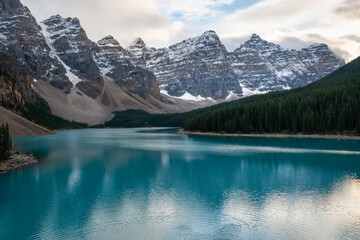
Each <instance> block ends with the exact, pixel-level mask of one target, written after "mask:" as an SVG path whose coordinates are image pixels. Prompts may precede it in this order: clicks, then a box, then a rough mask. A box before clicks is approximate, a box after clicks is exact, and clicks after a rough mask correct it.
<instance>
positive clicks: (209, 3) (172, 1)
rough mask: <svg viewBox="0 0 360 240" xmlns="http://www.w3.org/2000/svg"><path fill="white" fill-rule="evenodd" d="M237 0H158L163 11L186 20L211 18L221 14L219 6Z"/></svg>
mask: <svg viewBox="0 0 360 240" xmlns="http://www.w3.org/2000/svg"><path fill="white" fill-rule="evenodd" d="M234 1H235V0H181V1H179V0H157V1H156V3H157V5H158V6H159V8H160V9H161V10H162V12H164V13H166V14H167V15H169V16H172V15H177V16H179V17H181V18H183V19H185V20H198V19H204V18H209V17H210V18H211V17H215V16H217V15H219V14H221V11H220V10H219V9H218V8H219V7H222V6H226V5H231V4H232V3H233V2H234Z"/></svg>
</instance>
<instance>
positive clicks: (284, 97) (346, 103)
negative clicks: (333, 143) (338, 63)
mask: <svg viewBox="0 0 360 240" xmlns="http://www.w3.org/2000/svg"><path fill="white" fill-rule="evenodd" d="M184 129H185V130H187V131H201V132H217V133H306V134H310V133H322V134H324V133H332V134H334V133H347V134H360V58H357V59H356V60H354V61H352V62H351V63H349V64H347V65H345V66H343V67H342V68H340V69H338V70H337V71H335V72H334V73H332V74H330V75H328V76H327V77H325V78H323V79H321V80H319V81H317V82H315V83H312V84H310V85H307V86H305V87H302V88H297V89H293V90H289V91H282V92H274V93H269V94H265V95H261V96H253V97H249V98H245V99H241V100H238V101H234V102H231V103H229V104H227V105H225V106H223V107H221V108H219V109H215V110H211V111H206V112H203V113H200V114H198V115H196V116H194V117H193V118H191V119H189V120H187V121H186V122H185V124H184Z"/></svg>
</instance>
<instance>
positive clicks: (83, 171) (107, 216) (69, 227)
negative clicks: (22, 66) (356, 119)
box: [0, 128, 360, 239]
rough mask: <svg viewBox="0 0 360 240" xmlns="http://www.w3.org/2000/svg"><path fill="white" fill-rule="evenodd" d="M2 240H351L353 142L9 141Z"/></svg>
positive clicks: (359, 161)
mask: <svg viewBox="0 0 360 240" xmlns="http://www.w3.org/2000/svg"><path fill="white" fill-rule="evenodd" d="M14 142H15V143H16V144H17V145H16V148H17V149H18V150H21V151H24V152H28V153H30V152H32V153H34V155H35V156H36V157H38V158H39V160H40V164H38V165H36V166H33V167H30V168H27V169H22V170H19V171H14V172H11V173H7V174H2V175H0V239H360V204H359V203H360V180H359V175H360V142H359V141H350V140H341V141H338V140H327V139H278V138H274V139H267V138H245V137H242V138H232V137H209V136H187V135H181V134H176V133H175V130H174V129H167V128H153V129H97V130H77V131H61V132H59V133H58V135H53V136H41V137H29V138H18V139H14Z"/></svg>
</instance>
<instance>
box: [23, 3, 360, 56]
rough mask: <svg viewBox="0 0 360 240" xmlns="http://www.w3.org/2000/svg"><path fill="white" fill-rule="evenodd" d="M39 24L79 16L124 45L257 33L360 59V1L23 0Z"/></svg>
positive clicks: (94, 32)
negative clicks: (207, 34) (211, 33)
mask: <svg viewBox="0 0 360 240" xmlns="http://www.w3.org/2000/svg"><path fill="white" fill-rule="evenodd" d="M22 2H23V4H24V5H26V6H28V7H29V8H30V10H31V11H32V13H33V15H34V16H35V17H36V18H37V20H38V21H42V20H44V19H46V18H48V17H50V16H51V15H54V14H60V15H61V16H63V17H78V18H79V19H80V23H81V25H82V26H83V27H84V29H85V30H86V32H87V34H88V36H89V38H90V39H91V40H93V41H97V40H99V39H101V38H102V37H104V36H106V35H109V34H110V35H113V36H114V37H115V38H116V39H117V40H118V41H119V42H120V44H121V45H122V46H123V47H127V46H129V45H130V44H131V43H132V41H133V40H134V39H135V38H137V37H141V38H142V39H143V40H144V41H145V42H146V43H147V45H148V46H154V47H166V46H169V45H171V44H174V43H177V42H180V41H182V40H184V39H186V38H190V37H194V36H197V35H200V34H202V33H203V32H204V31H206V30H214V31H216V32H217V33H218V35H219V36H220V38H221V40H222V41H223V43H224V44H225V46H226V47H227V49H228V50H230V51H231V50H233V49H235V48H236V47H238V46H240V44H242V43H243V42H244V41H246V40H247V39H248V38H249V37H250V36H251V34H252V33H257V34H258V35H260V36H261V37H262V38H263V39H265V40H268V41H271V42H275V43H279V44H280V45H282V46H284V47H288V48H295V49H300V48H302V47H306V46H308V45H310V44H311V43H314V42H323V43H326V44H328V45H329V46H330V48H331V49H333V50H334V51H335V53H337V54H338V55H340V56H341V57H343V58H344V59H345V60H346V61H349V60H352V59H354V58H356V57H357V56H360V0H61V1H58V0H22Z"/></svg>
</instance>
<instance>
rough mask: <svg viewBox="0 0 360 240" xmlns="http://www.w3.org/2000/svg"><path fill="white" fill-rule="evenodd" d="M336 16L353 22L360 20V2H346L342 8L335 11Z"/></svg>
mask: <svg viewBox="0 0 360 240" xmlns="http://www.w3.org/2000/svg"><path fill="white" fill-rule="evenodd" d="M335 13H336V14H339V15H340V16H342V17H344V18H346V19H349V20H353V19H357V20H359V19H360V1H359V0H346V1H345V2H344V3H343V4H342V6H340V7H338V8H337V9H336V10H335Z"/></svg>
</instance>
